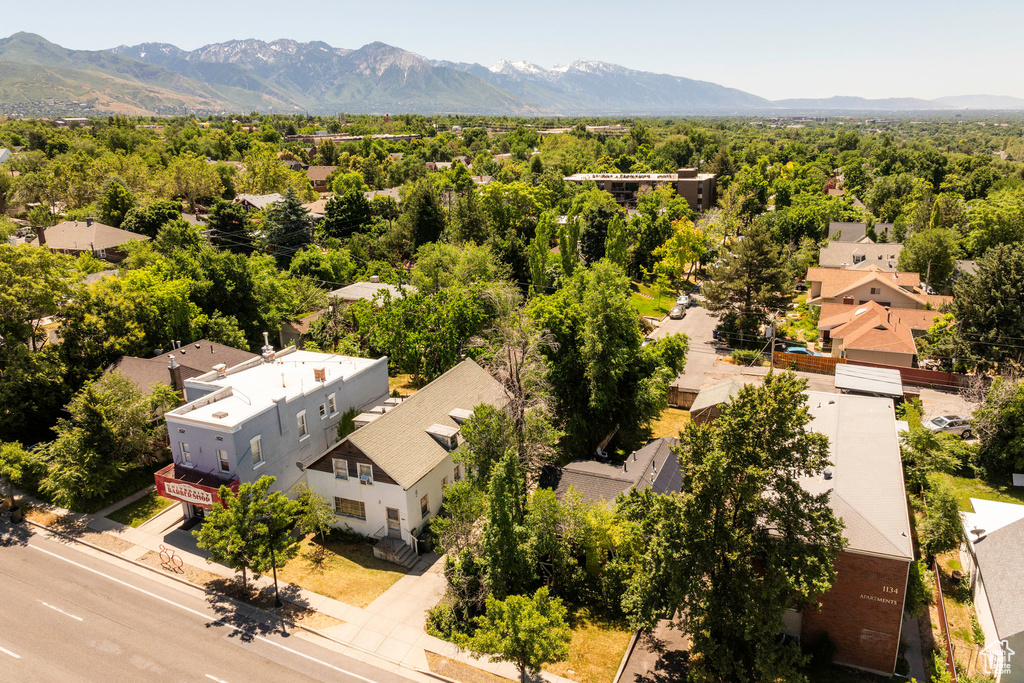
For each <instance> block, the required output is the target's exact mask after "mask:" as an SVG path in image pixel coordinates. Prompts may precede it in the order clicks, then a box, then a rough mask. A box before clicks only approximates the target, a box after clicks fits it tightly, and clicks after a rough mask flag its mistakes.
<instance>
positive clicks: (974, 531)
mask: <svg viewBox="0 0 1024 683" xmlns="http://www.w3.org/2000/svg"><path fill="white" fill-rule="evenodd" d="M971 533H972V534H974V535H975V536H981V535H982V534H984V533H985V530H984V529H971Z"/></svg>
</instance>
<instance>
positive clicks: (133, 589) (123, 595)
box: [0, 520, 408, 683]
mask: <svg viewBox="0 0 1024 683" xmlns="http://www.w3.org/2000/svg"><path fill="white" fill-rule="evenodd" d="M28 531H29V530H28V529H27V528H25V527H14V528H12V527H10V526H9V525H8V523H7V521H6V520H2V521H0V606H2V609H0V681H19V682H29V681H111V680H121V681H137V680H146V681H202V682H204V683H208V682H209V681H214V682H215V683H216V682H220V683H240V682H242V681H275V682H277V681H311V680H312V681H351V682H353V683H370V682H373V683H377V682H380V683H393V682H394V683H398V682H400V681H406V680H408V679H406V678H403V677H401V676H399V675H396V674H394V673H392V672H389V671H383V670H381V669H378V668H375V667H373V666H371V665H369V664H367V663H364V662H361V661H359V660H356V659H353V658H350V657H346V656H344V655H341V654H338V653H336V652H334V651H332V650H329V649H326V648H323V647H320V646H319V645H317V644H316V643H314V642H311V640H310V639H308V638H306V637H297V636H295V635H291V636H289V635H288V634H283V633H282V632H281V626H280V623H279V622H276V620H274V619H273V618H272V617H270V616H269V615H267V614H266V613H264V612H261V611H259V610H255V609H250V608H241V609H239V608H238V607H236V606H235V604H234V603H231V602H230V601H228V600H225V599H220V598H217V597H213V596H209V595H206V594H204V593H202V592H201V591H199V590H193V589H191V588H190V587H188V586H181V587H178V586H176V585H167V584H166V582H164V581H161V580H159V577H155V576H154V577H150V576H147V575H145V574H144V573H139V572H141V571H144V570H135V571H133V569H135V568H134V567H131V568H129V567H128V566H121V564H120V563H119V562H117V561H113V562H112V561H107V560H106V559H102V558H98V557H94V556H93V555H92V554H91V553H87V552H82V551H80V550H78V549H77V548H76V547H71V546H69V545H66V544H64V543H62V542H57V541H55V540H51V539H48V538H46V537H44V536H42V535H38V534H31V533H28ZM310 638H315V636H310Z"/></svg>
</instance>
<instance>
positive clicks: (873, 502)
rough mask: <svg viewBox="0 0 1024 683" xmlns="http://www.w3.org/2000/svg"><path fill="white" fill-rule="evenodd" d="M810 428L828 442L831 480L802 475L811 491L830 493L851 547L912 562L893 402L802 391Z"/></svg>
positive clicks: (912, 554) (806, 486) (804, 485)
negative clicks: (805, 398) (823, 436)
mask: <svg viewBox="0 0 1024 683" xmlns="http://www.w3.org/2000/svg"><path fill="white" fill-rule="evenodd" d="M804 393H805V394H806V396H807V404H808V410H809V411H810V414H811V418H812V421H811V424H810V429H811V430H813V431H815V432H817V433H819V434H824V435H825V436H827V437H828V440H829V455H830V460H831V462H832V464H831V466H830V467H829V470H830V471H831V478H829V479H826V478H825V477H824V476H817V477H804V478H802V479H801V482H800V483H801V485H802V486H803V487H804V488H805V489H806V490H807V491H809V492H810V493H814V494H817V493H822V492H825V491H830V492H831V495H830V503H829V504H830V505H831V507H832V509H833V511H834V512H835V513H836V515H837V516H838V517H840V518H841V519H842V520H843V523H844V524H845V528H844V529H843V536H844V537H845V538H846V539H847V548H848V549H850V550H854V551H859V552H864V553H870V554H873V555H883V556H888V557H897V558H899V559H903V560H908V561H909V560H912V559H913V558H914V548H913V544H912V542H911V538H910V516H909V513H908V511H907V496H906V490H905V488H904V486H905V485H904V482H903V462H902V460H901V458H900V447H899V441H898V438H897V433H896V416H895V413H894V409H893V405H892V400H891V399H888V398H878V397H874V396H855V395H850V394H832V393H826V392H820V391H807V392H804Z"/></svg>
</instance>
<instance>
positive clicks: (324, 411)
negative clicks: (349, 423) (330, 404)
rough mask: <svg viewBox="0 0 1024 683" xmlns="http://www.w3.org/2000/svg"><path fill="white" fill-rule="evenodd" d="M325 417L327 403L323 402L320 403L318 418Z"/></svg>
mask: <svg viewBox="0 0 1024 683" xmlns="http://www.w3.org/2000/svg"><path fill="white" fill-rule="evenodd" d="M325 417H327V405H326V404H324V403H321V404H320V419H321V420H322V419H324V418H325Z"/></svg>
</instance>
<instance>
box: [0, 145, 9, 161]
mask: <svg viewBox="0 0 1024 683" xmlns="http://www.w3.org/2000/svg"><path fill="white" fill-rule="evenodd" d="M10 158H11V150H9V149H7V148H6V147H0V164H2V163H4V162H5V161H9V160H10Z"/></svg>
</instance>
